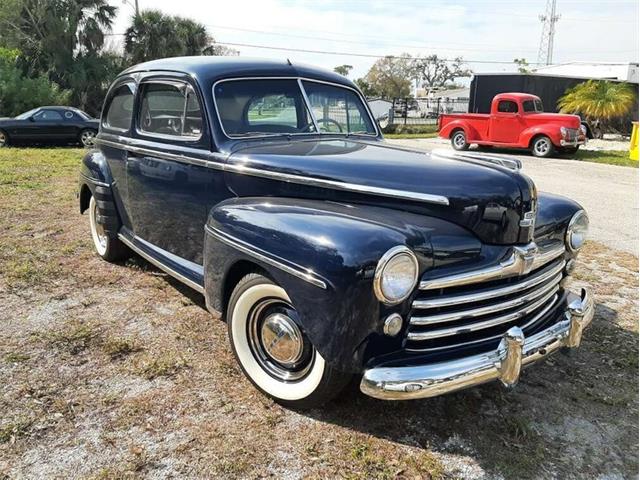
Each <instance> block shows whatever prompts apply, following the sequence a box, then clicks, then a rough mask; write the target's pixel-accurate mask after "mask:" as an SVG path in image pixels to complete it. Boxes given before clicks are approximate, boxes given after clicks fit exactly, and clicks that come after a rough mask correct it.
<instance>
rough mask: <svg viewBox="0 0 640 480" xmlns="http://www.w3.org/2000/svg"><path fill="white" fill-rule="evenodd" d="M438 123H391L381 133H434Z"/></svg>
mask: <svg viewBox="0 0 640 480" xmlns="http://www.w3.org/2000/svg"><path fill="white" fill-rule="evenodd" d="M437 131H438V125H435V124H434V125H404V124H399V123H391V124H389V125H387V126H386V127H384V128H383V129H382V133H395V134H403V133H407V134H420V133H436V132H437Z"/></svg>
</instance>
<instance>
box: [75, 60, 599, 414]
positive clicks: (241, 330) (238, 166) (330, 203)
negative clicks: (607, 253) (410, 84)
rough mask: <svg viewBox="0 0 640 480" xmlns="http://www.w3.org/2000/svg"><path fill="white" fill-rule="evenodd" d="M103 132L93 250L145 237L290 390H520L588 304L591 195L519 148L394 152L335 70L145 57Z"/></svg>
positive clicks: (136, 244)
mask: <svg viewBox="0 0 640 480" xmlns="http://www.w3.org/2000/svg"><path fill="white" fill-rule="evenodd" d="M267 104H268V105H271V107H270V108H269V110H268V111H265V110H264V109H263V110H260V108H261V107H260V106H261V105H262V106H264V105H267ZM131 105H134V108H133V109H131ZM96 144H97V147H98V149H96V150H91V151H90V152H89V153H87V155H86V156H85V157H84V159H83V162H82V165H81V171H80V175H79V189H80V196H79V203H80V205H79V207H80V211H81V212H84V211H88V213H89V224H90V229H91V236H92V238H93V242H94V246H95V249H96V251H97V253H98V254H99V255H100V256H101V257H102V258H103V259H105V260H107V261H116V260H121V259H123V258H126V256H127V255H129V254H130V253H131V250H133V251H135V252H137V253H138V254H140V255H141V256H143V257H144V258H146V259H147V260H149V261H150V262H152V263H154V264H155V265H157V266H158V267H159V268H162V269H163V270H165V271H166V272H168V273H169V274H170V275H173V276H174V277H176V278H177V279H178V280H180V281H181V282H183V283H184V284H186V285H188V286H189V287H191V288H193V289H195V290H196V291H198V292H200V293H202V294H203V295H204V299H205V304H206V305H207V308H208V309H210V310H211V311H212V312H220V313H221V316H222V318H224V319H225V320H226V322H227V325H228V331H229V338H230V343H231V347H232V349H233V351H234V353H235V356H236V358H237V360H238V362H239V364H240V366H241V367H242V370H243V371H244V373H245V374H246V376H247V377H248V378H249V379H250V380H251V381H252V382H253V384H254V385H255V386H256V387H257V388H258V389H260V390H261V391H262V392H264V393H265V394H267V395H269V396H271V397H273V398H274V399H275V400H277V401H278V402H280V403H283V404H286V405H290V406H295V407H313V406H316V405H319V404H321V403H323V402H325V401H327V400H329V399H331V398H332V397H334V396H335V395H337V394H338V393H339V392H340V391H341V390H342V388H343V387H344V386H345V385H346V384H347V383H348V382H349V381H350V379H351V378H352V377H353V375H358V376H360V377H361V383H360V389H361V390H362V391H363V392H364V393H365V394H367V395H371V396H373V397H376V398H381V399H388V400H402V399H413V398H424V397H431V396H434V395H440V394H443V393H447V392H451V391H455V390H459V389H461V388H465V387H470V386H473V385H478V384H481V383H484V382H487V381H489V380H500V381H501V382H502V383H503V384H505V385H508V386H513V385H515V383H516V382H517V381H518V378H519V377H520V371H521V368H522V367H523V366H524V365H527V364H531V363H534V362H536V361H539V360H541V359H543V358H544V357H546V356H547V355H549V354H551V353H553V352H554V351H556V350H558V349H560V348H562V347H577V346H578V345H579V344H580V339H581V337H582V331H583V329H584V328H585V327H586V326H587V325H588V324H589V323H590V322H591V319H592V317H593V314H594V303H593V298H592V296H591V294H590V292H589V290H588V289H584V288H583V289H581V290H580V292H578V293H573V292H571V291H570V290H569V289H568V288H567V283H566V282H565V281H563V280H565V279H567V277H568V276H569V275H570V274H571V271H572V269H573V266H574V265H575V258H576V256H577V255H578V252H579V250H580V248H581V247H582V246H583V244H584V242H585V238H586V233H587V228H588V218H587V215H586V213H585V211H584V210H583V209H582V208H581V207H580V205H578V204H577V203H576V202H573V201H572V200H569V199H567V198H563V197H559V196H556V195H549V194H544V193H541V192H538V191H537V190H536V188H535V185H534V184H533V182H532V181H531V180H530V179H529V178H528V177H526V176H525V175H523V174H522V173H521V172H520V171H519V164H518V162H516V161H509V160H505V159H497V158H491V157H487V156H482V155H472V154H468V153H467V154H461V153H455V152H444V153H441V154H437V153H431V154H429V153H424V152H417V151H412V150H407V149H402V148H397V147H393V146H390V145H389V144H387V143H386V142H385V141H384V139H383V137H382V135H381V133H380V130H379V129H378V128H377V126H376V123H375V121H374V119H373V118H372V116H371V112H370V111H369V109H368V108H367V106H366V103H365V101H364V98H363V97H362V95H361V93H360V92H359V91H358V90H357V88H356V86H355V85H354V84H353V83H352V82H351V81H350V80H348V79H347V78H345V77H344V76H342V75H338V74H336V73H334V72H330V71H325V70H320V69H316V68H313V67H310V66H304V65H299V66H298V65H295V64H293V65H292V64H291V62H285V61H282V62H278V61H256V60H251V59H243V58H236V57H185V58H173V59H170V58H168V59H163V60H156V61H153V62H148V63H144V64H141V65H138V66H134V67H131V68H130V69H128V70H126V71H125V72H123V73H122V74H120V75H119V76H118V78H117V79H116V80H115V82H114V83H113V85H112V86H111V88H110V90H109V92H108V94H107V96H106V100H105V106H104V109H103V113H102V120H101V126H100V133H99V134H98V136H97V138H96ZM178 173H180V175H179V176H178ZM123 288H127V287H126V286H125V285H123ZM176 321H180V319H176Z"/></svg>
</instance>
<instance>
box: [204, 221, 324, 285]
mask: <svg viewBox="0 0 640 480" xmlns="http://www.w3.org/2000/svg"><path fill="white" fill-rule="evenodd" d="M205 231H206V232H208V233H210V234H211V235H213V236H214V237H216V238H217V239H218V240H220V241H221V242H223V243H226V244H227V245H229V246H231V247H233V248H236V249H238V250H240V251H241V252H243V253H246V254H247V255H250V256H252V257H254V258H256V259H258V260H260V261H262V262H264V263H267V264H269V265H271V266H273V267H276V268H279V269H280V270H282V271H283V272H286V273H288V274H290V275H293V276H294V277H297V278H300V279H302V280H304V281H305V282H308V283H310V284H312V285H315V286H316V287H319V288H322V289H325V290H326V289H327V284H326V283H325V282H324V281H323V280H321V279H320V278H318V276H317V275H316V274H315V272H313V271H312V270H310V269H308V268H307V269H305V268H304V267H302V266H300V265H297V264H294V263H293V262H289V263H291V265H293V266H289V265H287V264H285V263H284V262H282V261H280V260H276V259H274V258H272V257H271V256H269V255H267V254H266V252H263V251H262V250H260V249H259V248H257V247H255V246H253V245H251V244H249V243H247V242H244V241H242V240H240V239H237V238H235V237H232V236H231V235H229V234H227V233H224V232H221V231H220V230H218V229H215V228H213V227H210V226H209V225H205Z"/></svg>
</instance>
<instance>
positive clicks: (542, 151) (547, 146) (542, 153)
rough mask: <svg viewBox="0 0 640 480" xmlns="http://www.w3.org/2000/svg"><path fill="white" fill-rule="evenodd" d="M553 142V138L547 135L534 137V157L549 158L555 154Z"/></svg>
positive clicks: (532, 150)
mask: <svg viewBox="0 0 640 480" xmlns="http://www.w3.org/2000/svg"><path fill="white" fill-rule="evenodd" d="M554 150H555V149H554V147H553V143H551V139H550V138H549V137H547V136H545V135H541V136H539V137H536V138H534V139H533V142H532V143H531V153H532V154H533V156H534V157H539V158H547V157H550V156H551V155H553V152H554Z"/></svg>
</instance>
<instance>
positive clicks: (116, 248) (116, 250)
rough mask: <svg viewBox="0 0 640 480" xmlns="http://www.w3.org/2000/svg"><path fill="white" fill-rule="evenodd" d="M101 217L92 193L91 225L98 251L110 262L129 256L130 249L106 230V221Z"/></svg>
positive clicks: (94, 243) (92, 235)
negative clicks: (102, 220)
mask: <svg viewBox="0 0 640 480" xmlns="http://www.w3.org/2000/svg"><path fill="white" fill-rule="evenodd" d="M101 218H102V215H101V214H100V209H99V207H98V202H96V199H95V197H94V196H93V195H92V196H91V200H89V226H90V227H91V238H92V239H93V246H94V247H95V249H96V252H98V255H100V256H101V257H102V258H103V259H104V260H107V261H108V262H115V261H118V260H123V259H125V258H127V257H128V256H129V253H130V251H129V249H128V248H127V246H126V245H125V244H124V243H122V242H121V241H120V240H119V239H118V237H117V236H115V235H114V234H112V233H109V232H107V231H106V230H105V228H104V223H103V222H101V221H100V220H101Z"/></svg>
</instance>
